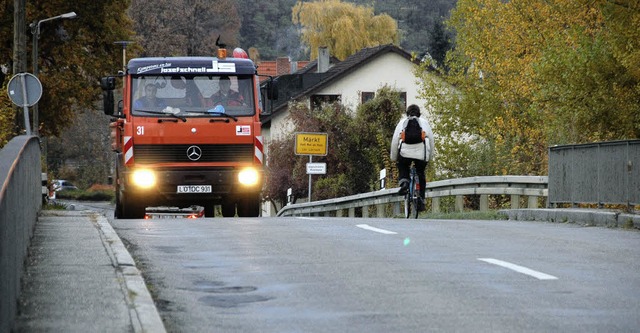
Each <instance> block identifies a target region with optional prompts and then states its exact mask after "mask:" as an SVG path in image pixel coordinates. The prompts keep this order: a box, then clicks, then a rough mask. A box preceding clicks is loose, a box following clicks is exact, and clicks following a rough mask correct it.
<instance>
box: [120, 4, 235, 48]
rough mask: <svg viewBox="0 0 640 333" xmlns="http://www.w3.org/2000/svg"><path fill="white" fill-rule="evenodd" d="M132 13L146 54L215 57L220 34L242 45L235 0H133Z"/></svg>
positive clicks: (232, 44)
mask: <svg viewBox="0 0 640 333" xmlns="http://www.w3.org/2000/svg"><path fill="white" fill-rule="evenodd" d="M129 15H130V16H131V18H132V19H133V20H134V22H135V26H134V29H135V31H136V32H137V34H138V39H137V43H139V44H140V45H141V46H142V48H143V50H144V51H143V53H142V54H143V55H144V56H207V55H208V56H211V55H214V54H215V50H216V49H217V47H216V46H215V41H216V39H217V38H218V36H221V38H220V41H221V42H222V43H225V44H226V45H228V46H230V47H233V46H238V37H239V31H240V17H239V16H238V11H237V10H236V7H235V4H234V1H232V0H216V1H208V0H158V1H148V0H133V2H132V4H131V8H130V9H129Z"/></svg>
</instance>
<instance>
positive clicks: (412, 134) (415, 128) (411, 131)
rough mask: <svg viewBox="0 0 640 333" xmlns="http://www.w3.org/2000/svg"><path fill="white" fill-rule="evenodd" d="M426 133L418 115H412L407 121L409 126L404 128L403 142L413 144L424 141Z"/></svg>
mask: <svg viewBox="0 0 640 333" xmlns="http://www.w3.org/2000/svg"><path fill="white" fill-rule="evenodd" d="M425 137H426V133H425V132H424V131H423V130H422V127H420V123H419V122H418V119H417V118H416V117H411V118H410V119H409V121H408V122H407V126H406V127H405V128H404V129H403V130H402V134H401V135H400V138H401V139H402V142H404V143H408V144H413V143H420V142H424V139H425Z"/></svg>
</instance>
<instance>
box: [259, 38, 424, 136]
mask: <svg viewBox="0 0 640 333" xmlns="http://www.w3.org/2000/svg"><path fill="white" fill-rule="evenodd" d="M417 64H418V61H417V60H412V57H411V55H410V54H409V53H407V52H406V51H404V50H402V49H401V48H399V47H397V46H395V45H392V44H387V45H380V46H376V47H370V48H365V49H362V50H360V51H359V52H357V53H355V54H353V55H351V56H350V57H348V58H347V59H345V60H344V61H339V60H337V59H335V58H333V57H329V54H328V51H327V50H326V49H321V50H320V52H319V56H318V59H317V60H314V61H312V62H310V63H309V64H308V65H307V66H306V67H305V68H303V69H301V70H298V71H297V72H295V73H293V74H287V75H280V76H278V79H277V80H278V89H279V98H278V99H277V100H275V101H267V104H266V106H265V109H266V110H267V111H271V113H270V114H268V115H266V116H264V117H263V118H262V131H263V136H264V138H265V142H267V143H268V142H269V141H270V140H271V139H276V138H277V137H279V136H280V135H286V134H289V133H290V131H291V127H290V124H289V123H288V121H287V115H288V112H287V107H288V103H289V102H290V101H305V102H306V103H307V105H309V106H310V107H313V106H314V105H319V104H320V103H321V102H333V101H337V100H339V101H341V103H342V104H343V105H345V106H347V107H348V108H350V109H351V110H354V111H355V110H356V108H357V107H358V105H359V104H361V103H363V102H366V101H368V100H369V99H372V98H373V97H374V96H375V92H376V91H377V90H378V89H380V88H382V87H383V86H384V85H388V86H390V87H393V88H394V89H396V90H398V91H400V92H401V98H402V99H403V102H404V103H405V106H406V105H410V104H418V105H420V106H423V105H424V104H425V101H424V100H420V98H419V90H420V86H419V84H418V80H417V78H416V77H415V75H414V69H415V66H416V65H417Z"/></svg>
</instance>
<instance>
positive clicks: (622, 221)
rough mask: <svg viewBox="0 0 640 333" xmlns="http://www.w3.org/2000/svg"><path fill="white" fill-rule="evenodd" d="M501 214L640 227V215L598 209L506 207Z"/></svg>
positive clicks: (524, 218) (526, 218)
mask: <svg viewBox="0 0 640 333" xmlns="http://www.w3.org/2000/svg"><path fill="white" fill-rule="evenodd" d="M498 213H499V214H502V215H504V216H506V217H507V218H508V219H509V220H514V221H547V222H555V223H576V224H579V225H583V226H598V227H607V228H622V229H640V215H638V214H628V213H620V212H616V211H610V210H597V209H545V208H541V209H504V210H499V211H498Z"/></svg>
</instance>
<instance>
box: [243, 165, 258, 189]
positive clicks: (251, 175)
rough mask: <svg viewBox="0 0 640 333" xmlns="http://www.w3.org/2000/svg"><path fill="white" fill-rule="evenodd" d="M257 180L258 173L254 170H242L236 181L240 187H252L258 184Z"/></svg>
mask: <svg viewBox="0 0 640 333" xmlns="http://www.w3.org/2000/svg"><path fill="white" fill-rule="evenodd" d="M259 180H260V175H259V174H258V171H257V170H256V169H254V168H246V169H242V170H241V171H240V172H239V173H238V181H239V182H240V184H242V185H245V186H254V185H256V184H258V181H259Z"/></svg>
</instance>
